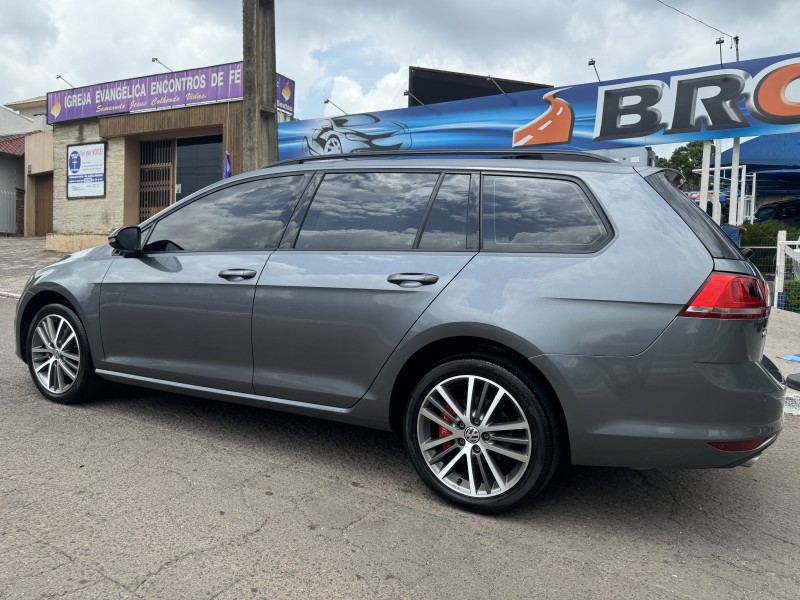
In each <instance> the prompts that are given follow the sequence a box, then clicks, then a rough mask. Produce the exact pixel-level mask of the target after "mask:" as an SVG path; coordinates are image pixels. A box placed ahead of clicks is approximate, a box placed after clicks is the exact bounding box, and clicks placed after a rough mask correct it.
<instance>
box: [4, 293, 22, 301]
mask: <svg viewBox="0 0 800 600" xmlns="http://www.w3.org/2000/svg"><path fill="white" fill-rule="evenodd" d="M19 297H20V295H19V294H14V293H13V292H0V298H11V299H12V300H19Z"/></svg>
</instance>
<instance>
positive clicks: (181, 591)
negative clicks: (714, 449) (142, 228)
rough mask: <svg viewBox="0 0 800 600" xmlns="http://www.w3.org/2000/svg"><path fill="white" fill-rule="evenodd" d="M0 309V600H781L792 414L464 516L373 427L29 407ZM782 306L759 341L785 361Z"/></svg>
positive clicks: (568, 477) (152, 400)
mask: <svg viewBox="0 0 800 600" xmlns="http://www.w3.org/2000/svg"><path fill="white" fill-rule="evenodd" d="M2 241H3V240H0V257H2V258H0V263H3V262H6V263H8V260H7V255H6V254H5V253H4V248H3V247H2ZM47 258H48V259H50V258H52V257H47ZM3 273H4V271H3ZM2 277H3V279H1V280H0V281H3V282H8V281H17V280H18V279H17V278H16V277H15V276H6V275H2ZM25 279H27V273H25V274H22V275H21V281H22V283H23V284H24V281H25ZM10 293H14V291H13V290H11V292H10ZM14 304H15V303H14V300H13V299H9V298H0V332H3V333H2V334H0V390H2V393H0V599H2V600H7V599H11V598H56V597H57V598H68V599H93V598H98V599H104V600H105V599H112V598H169V599H180V598H192V599H194V598H219V599H241V598H245V599H247V598H439V597H442V596H457V597H472V598H548V599H549V598H599V599H607V598H624V599H626V600H627V599H631V598H647V599H648V600H650V599H656V600H658V599H662V598H663V599H678V598H682V599H685V598H691V599H696V598H715V599H716V598H722V597H725V598H731V599H748V600H749V599H761V598H764V599H767V598H778V599H787V600H789V599H791V600H794V599H795V598H798V597H800V570H799V569H798V567H797V565H798V564H800V520H799V519H798V518H797V510H798V506H800V496H799V495H798V490H800V452H798V448H800V417H794V416H791V415H788V416H787V418H786V426H785V429H784V432H783V434H782V435H781V437H780V438H779V440H778V442H777V443H776V444H775V445H774V446H773V447H772V448H770V449H769V450H768V451H767V453H766V454H765V455H764V457H763V458H762V459H761V460H760V461H759V462H757V463H756V464H755V465H754V466H753V467H752V468H750V469H745V468H737V469H732V470H705V471H690V470H663V471H632V470H628V469H604V468H589V467H565V468H563V469H561V470H560V472H559V473H558V474H557V475H556V477H555V479H554V480H553V481H552V483H551V485H550V486H549V487H548V488H547V489H546V490H545V492H544V493H543V495H542V496H540V497H539V498H538V499H536V500H535V501H534V502H533V503H531V504H530V505H528V506H526V507H524V508H522V509H520V510H517V511H515V512H513V513H510V514H507V515H503V516H497V517H484V516H478V515H473V514H470V513H465V512H462V511H458V510H455V509H453V508H450V507H449V506H447V505H445V504H443V503H442V502H440V501H439V500H438V499H437V498H436V497H434V496H433V495H432V494H431V493H430V492H429V491H428V490H427V489H426V488H425V487H424V485H423V484H422V483H421V482H420V481H419V480H418V478H417V476H416V474H415V473H414V471H413V468H412V466H411V464H410V462H409V460H408V458H407V457H406V455H405V454H404V452H403V450H402V447H401V445H400V443H399V442H398V441H397V440H396V439H395V437H394V436H393V435H391V434H388V433H384V432H378V431H370V430H366V429H361V428H357V427H351V426H347V425H342V424H338V423H332V422H326V421H321V420H317V419H311V418H303V417H298V416H293V415H287V414H282V413H277V412H273V411H267V410H259V409H256V408H251V407H244V406H236V405H229V404H224V403H216V402H212V401H207V400H202V399H196V398H189V397H186V396H177V395H172V394H162V393H154V392H152V391H148V390H140V389H134V388H125V387H116V386H111V387H109V388H108V389H107V391H106V392H105V393H104V394H103V395H102V396H101V398H100V399H98V400H97V401H95V402H92V403H90V404H85V405H80V406H61V405H58V404H54V403H51V402H48V401H46V400H45V399H44V398H43V397H41V396H40V395H39V394H38V393H37V391H36V389H35V387H34V386H33V384H32V382H31V381H30V377H29V375H28V372H27V369H26V367H25V365H24V364H23V363H22V362H21V361H19V360H18V359H17V358H16V356H14V354H13V340H12V334H11V323H12V319H13V310H14ZM781 312H782V311H781ZM781 312H778V313H777V314H778V318H775V316H773V321H772V322H771V325H770V334H769V336H768V338H767V339H768V350H767V351H768V353H772V352H775V353H778V352H788V353H795V352H800V348H795V347H793V346H792V343H793V342H792V340H791V339H789V337H791V336H794V340H800V337H797V336H796V330H794V331H795V333H791V331H790V329H791V328H792V327H795V326H797V321H795V320H793V317H794V315H789V314H787V315H781ZM784 316H785V317H787V319H788V321H787V322H788V325H786V324H785V323H784V322H783V321H784V319H783V317H784ZM776 329H781V330H786V331H787V332H788V333H787V334H786V336H787V339H786V340H785V344H784V345H780V344H777V342H775V341H774V340H773V336H775V338H779V337H780V338H783V337H784V336H783V335H775V330H776ZM781 344H783V342H781Z"/></svg>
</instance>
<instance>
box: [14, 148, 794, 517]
mask: <svg viewBox="0 0 800 600" xmlns="http://www.w3.org/2000/svg"><path fill="white" fill-rule="evenodd" d="M528 159H530V160H528ZM673 174H674V172H672V171H666V170H662V169H658V168H653V167H644V168H642V167H636V168H634V167H630V166H624V165H620V164H617V163H614V162H606V160H605V159H602V158H600V157H597V156H595V155H591V154H581V153H559V152H552V151H498V152H494V153H486V152H467V151H457V152H455V153H447V152H438V153H437V152H427V153H413V152H411V153H409V152H393V153H373V154H350V155H345V156H333V155H325V156H320V157H318V158H316V159H313V158H312V159H309V158H303V159H297V160H293V161H284V162H281V163H277V164H275V165H272V166H269V167H267V168H264V169H260V170H257V171H253V172H250V173H245V174H242V175H240V176H237V177H232V178H230V179H225V180H223V181H221V182H219V183H217V184H215V185H212V186H210V187H208V188H206V189H204V190H202V191H200V192H197V193H195V194H194V195H192V196H190V197H188V198H186V199H185V200H183V201H181V202H180V203H178V204H175V205H174V206H172V207H170V208H168V209H165V210H164V211H162V212H160V213H158V214H156V215H154V216H153V217H151V218H150V219H148V220H147V221H145V222H143V223H142V224H141V225H138V226H134V227H124V228H121V229H119V230H117V231H115V232H114V233H113V234H112V235H111V236H110V237H109V245H107V246H103V247H99V248H94V249H91V250H86V251H83V252H79V253H76V254H73V255H72V256H71V257H69V258H67V259H66V260H63V261H61V262H59V263H56V264H54V265H50V266H48V267H47V268H45V269H42V270H40V271H38V272H36V273H35V274H34V276H33V277H32V278H31V280H30V281H29V282H28V284H27V285H26V287H25V290H24V292H23V294H22V296H21V298H20V299H19V301H18V304H17V310H16V318H15V326H14V327H15V335H16V352H17V354H18V355H19V357H20V358H21V359H22V360H24V361H25V362H26V363H27V365H28V368H29V370H30V375H31V378H32V380H33V382H34V384H35V385H36V387H37V388H38V389H39V391H40V392H41V394H42V395H43V396H45V397H46V398H48V399H50V400H52V401H54V402H60V403H64V404H73V403H76V402H81V401H84V400H86V399H88V398H90V397H91V396H93V395H97V394H98V393H99V392H98V390H100V389H101V388H99V384H100V383H101V381H103V380H107V381H112V382H121V383H126V384H132V385H139V386H143V387H146V388H154V389H158V390H166V391H171V392H178V393H185V394H191V395H196V396H202V397H206V398H213V399H218V400H226V401H230V402H238V403H243V404H249V405H254V406H262V407H265V408H270V409H275V410H283V411H289V412H294V413H299V414H304V415H310V416H316V417H324V418H329V419H334V420H337V421H344V422H347V423H351V424H355V425H362V426H367V427H375V428H380V429H385V430H390V429H391V430H394V431H396V432H397V433H398V434H399V435H400V437H401V438H402V439H403V442H404V444H405V447H406V449H407V451H408V454H409V456H410V460H411V462H412V464H413V466H414V468H415V469H416V470H417V472H418V474H419V476H420V477H421V479H422V480H423V481H424V482H425V483H426V484H427V485H428V486H430V488H431V489H432V490H433V491H435V492H436V493H437V494H439V495H440V496H441V497H443V498H445V499H446V500H448V501H449V502H451V503H453V504H455V505H456V506H459V507H463V508H466V509H469V510H474V511H478V512H485V513H496V512H499V511H503V510H507V509H509V508H511V507H513V506H517V505H519V504H520V503H522V502H524V501H526V500H528V499H529V498H531V497H533V496H534V495H536V494H537V493H538V492H540V491H541V490H542V489H543V488H544V487H545V486H546V485H547V483H548V481H549V480H550V478H551V477H552V475H553V473H554V472H555V470H556V467H557V466H558V465H559V463H569V462H571V463H573V464H579V465H603V466H613V467H631V468H636V469H653V468H672V467H691V468H707V467H735V466H738V465H750V464H752V463H753V462H754V461H755V460H757V459H758V458H759V457H760V456H761V454H762V453H763V452H764V450H765V449H766V448H767V447H769V446H770V445H771V444H772V443H773V442H774V441H775V440H776V438H777V437H778V434H779V433H780V432H781V429H782V426H783V396H784V392H785V385H784V382H783V379H782V377H781V375H780V372H779V371H778V370H777V369H776V368H775V366H774V365H773V364H772V363H771V362H770V361H769V359H768V358H766V357H764V356H763V344H764V337H765V336H766V332H767V320H768V316H769V312H770V307H769V298H768V294H767V288H766V285H765V283H764V279H763V277H762V276H761V274H760V273H759V271H758V270H757V269H756V268H755V267H754V266H753V265H752V264H751V263H750V262H749V261H748V260H746V259H745V258H744V257H743V255H742V254H741V252H740V251H739V249H738V248H737V247H736V246H735V245H734V244H732V243H731V241H730V240H729V239H728V238H727V237H726V236H725V235H724V234H723V233H722V231H721V230H720V229H719V227H717V226H716V225H714V223H713V222H711V221H710V220H709V219H708V218H706V217H705V216H704V215H703V214H702V213H701V212H700V211H698V210H696V209H695V207H693V206H692V205H691V204H690V203H688V202H687V201H686V198H685V197H684V196H683V195H682V194H681V193H680V192H679V191H677V190H676V189H675V188H674V187H673V185H672V183H671V177H672V176H673ZM621 190H624V191H625V193H620V191H621ZM654 232H655V233H654ZM665 232H668V233H665ZM675 493H680V492H675Z"/></svg>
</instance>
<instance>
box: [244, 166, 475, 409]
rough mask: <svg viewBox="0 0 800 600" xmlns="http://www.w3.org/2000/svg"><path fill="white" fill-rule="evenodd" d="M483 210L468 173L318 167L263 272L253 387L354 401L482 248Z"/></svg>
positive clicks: (317, 400) (329, 401) (281, 394)
mask: <svg viewBox="0 0 800 600" xmlns="http://www.w3.org/2000/svg"><path fill="white" fill-rule="evenodd" d="M473 188H474V189H473ZM312 196H313V198H312ZM476 207H477V178H476V177H475V178H474V181H473V180H471V177H470V175H469V174H459V173H448V174H441V173H435V172H365V171H361V172H346V173H342V172H337V173H328V174H320V175H318V176H317V178H316V180H315V181H314V182H313V183H312V184H311V185H310V186H309V190H308V192H307V197H306V198H305V199H304V201H303V202H302V203H301V207H300V209H299V210H298V213H297V214H296V215H295V218H294V219H293V221H292V225H290V227H289V229H288V230H287V234H286V236H285V238H284V242H283V243H282V244H281V248H280V249H278V250H276V251H275V252H274V253H273V254H272V256H271V257H270V259H269V261H268V262H267V266H266V268H265V269H264V272H263V273H262V275H261V278H260V279H259V281H258V285H257V289H256V298H255V306H254V311H253V355H254V361H255V365H254V367H255V371H254V381H253V385H254V389H255V392H256V393H257V394H263V395H266V396H271V397H278V398H289V399H292V400H296V401H301V402H308V403H313V404H323V405H328V406H338V407H346V406H351V405H352V404H354V403H355V402H356V401H357V400H358V399H359V398H360V397H361V396H362V395H363V394H364V393H365V392H366V390H367V389H368V387H369V385H370V383H371V382H372V380H373V379H374V378H375V376H376V375H377V373H378V371H379V370H380V368H381V367H382V366H383V364H384V362H385V361H386V360H387V358H388V357H389V355H390V354H391V353H392V351H393V350H394V349H395V347H396V346H397V344H398V343H399V341H400V339H401V338H402V337H403V336H404V335H405V333H406V332H407V331H408V330H409V329H410V328H411V326H412V325H413V324H414V322H415V321H416V320H417V319H418V318H419V316H420V315H421V314H422V312H423V311H424V310H425V309H426V308H427V307H428V305H429V304H430V303H431V302H432V301H433V299H434V298H435V297H436V296H437V295H438V294H439V293H440V292H441V291H442V290H443V289H444V287H445V286H447V284H448V283H449V282H450V281H451V280H452V278H453V277H455V276H456V274H457V273H458V272H459V271H460V270H461V269H462V268H463V267H464V266H465V265H466V264H467V263H468V262H469V261H470V259H471V258H472V257H473V256H474V255H475V253H476V252H477V244H478V236H477V231H478V225H477V208H476Z"/></svg>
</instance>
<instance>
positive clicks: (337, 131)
mask: <svg viewBox="0 0 800 600" xmlns="http://www.w3.org/2000/svg"><path fill="white" fill-rule="evenodd" d="M313 127H314V128H313V129H312V130H311V132H310V134H309V135H307V136H306V138H305V142H306V149H307V151H308V154H312V155H315V154H342V153H347V152H375V151H380V150H408V149H410V148H411V133H410V132H409V130H408V127H407V126H406V125H405V124H404V123H399V122H397V121H381V120H380V119H379V118H378V117H376V116H375V115H372V114H369V113H362V114H355V115H343V116H341V117H330V118H327V119H319V120H317V121H315V122H314V124H313Z"/></svg>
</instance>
